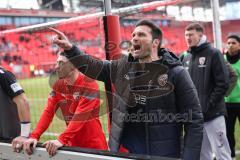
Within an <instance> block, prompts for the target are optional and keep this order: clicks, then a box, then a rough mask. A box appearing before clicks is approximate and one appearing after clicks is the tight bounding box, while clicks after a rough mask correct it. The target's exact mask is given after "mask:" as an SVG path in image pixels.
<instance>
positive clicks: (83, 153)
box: [0, 142, 177, 160]
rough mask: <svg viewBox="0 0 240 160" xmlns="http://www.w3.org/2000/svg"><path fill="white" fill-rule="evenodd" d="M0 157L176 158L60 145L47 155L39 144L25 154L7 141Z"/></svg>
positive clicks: (40, 159)
mask: <svg viewBox="0 0 240 160" xmlns="http://www.w3.org/2000/svg"><path fill="white" fill-rule="evenodd" d="M0 159H4V160H24V159H34V160H47V159H51V160H55V159H56V160H134V159H137V160H177V159H174V158H166V157H155V156H145V155H135V154H124V153H111V152H108V151H99V150H91V149H82V148H77V147H71V148H70V147H62V148H60V149H59V150H58V151H57V154H56V155H55V156H54V157H51V158H50V157H49V155H48V153H47V152H46V149H45V148H42V147H41V144H38V145H37V148H36V150H35V151H34V153H33V154H32V155H27V154H25V153H24V152H23V151H22V152H20V153H16V152H13V149H12V146H11V144H9V143H5V142H0Z"/></svg>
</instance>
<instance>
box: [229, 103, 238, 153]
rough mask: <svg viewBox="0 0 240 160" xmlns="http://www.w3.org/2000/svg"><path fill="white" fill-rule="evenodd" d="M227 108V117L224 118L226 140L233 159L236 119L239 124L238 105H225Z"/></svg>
mask: <svg viewBox="0 0 240 160" xmlns="http://www.w3.org/2000/svg"><path fill="white" fill-rule="evenodd" d="M226 107H227V117H226V128H227V138H228V142H229V145H230V149H231V152H232V153H231V156H232V157H235V144H236V141H235V137H234V131H235V124H236V121H237V119H238V121H239V122H240V103H226Z"/></svg>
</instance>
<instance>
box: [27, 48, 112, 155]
mask: <svg viewBox="0 0 240 160" xmlns="http://www.w3.org/2000/svg"><path fill="white" fill-rule="evenodd" d="M55 69H56V73H57V79H56V80H54V78H53V79H50V83H51V85H52V88H53V90H52V92H51V93H50V95H49V97H48V101H47V104H46V106H45V109H44V111H43V113H42V115H41V117H40V120H39V121H38V123H37V126H36V127H35V129H34V130H33V131H32V133H31V134H30V138H29V139H28V140H27V141H26V142H25V143H24V150H25V152H26V153H27V154H29V155H30V154H32V153H33V150H34V149H35V147H36V145H37V142H38V140H39V138H40V136H41V135H42V134H43V132H45V131H46V130H47V128H48V127H49V125H50V124H51V122H52V119H53V117H54V115H55V113H56V112H57V113H59V112H58V109H59V110H60V114H61V115H62V116H63V117H62V118H63V120H64V121H65V123H66V129H65V130H64V131H63V132H62V133H61V134H60V135H59V136H58V137H57V139H56V140H49V141H46V142H45V143H44V144H43V146H44V147H45V148H46V151H47V152H48V153H49V155H50V156H54V155H55V154H56V151H57V149H58V148H60V147H62V146H74V147H82V148H92V149H99V150H107V149H108V146H107V142H106V138H105V135H104V133H103V130H102V126H101V123H100V120H99V109H100V97H99V96H100V95H99V94H100V93H99V90H98V84H97V83H96V81H94V80H91V79H89V78H87V77H85V76H84V75H83V74H82V73H80V72H79V71H78V70H77V69H76V68H75V67H74V66H73V65H72V64H71V63H70V62H69V61H68V59H67V58H66V57H65V56H64V53H63V52H61V53H60V54H59V55H58V58H57V63H56V66H55ZM53 77H54V76H53ZM51 80H52V81H53V82H51ZM57 113H56V114H57ZM32 145H33V148H32Z"/></svg>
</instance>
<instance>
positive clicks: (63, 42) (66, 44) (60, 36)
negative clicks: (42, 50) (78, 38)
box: [48, 27, 73, 50]
mask: <svg viewBox="0 0 240 160" xmlns="http://www.w3.org/2000/svg"><path fill="white" fill-rule="evenodd" d="M48 29H49V30H51V31H52V32H54V33H56V34H57V35H56V36H55V37H54V38H53V40H52V42H53V43H54V44H56V45H58V46H59V47H61V48H62V49H64V50H70V49H71V48H72V46H73V45H72V44H71V42H70V41H69V40H68V38H67V37H66V36H65V35H64V33H62V32H61V31H59V30H57V29H55V28H52V27H50V28H48Z"/></svg>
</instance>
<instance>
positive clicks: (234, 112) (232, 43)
mask: <svg viewBox="0 0 240 160" xmlns="http://www.w3.org/2000/svg"><path fill="white" fill-rule="evenodd" d="M225 58H226V60H227V61H228V62H229V63H230V65H231V67H232V68H233V69H234V71H235V73H237V77H238V78H237V83H236V85H235V86H234V88H233V90H232V91H231V92H230V94H229V95H227V96H226V97H225V103H226V107H227V117H226V126H227V138H228V141H229V145H230V148H231V156H232V158H233V159H234V158H235V144H236V141H235V137H234V130H235V124H236V121H237V119H238V120H239V121H240V37H239V36H238V35H230V36H228V37H227V51H226V54H225Z"/></svg>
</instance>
